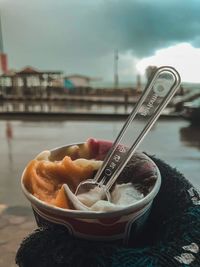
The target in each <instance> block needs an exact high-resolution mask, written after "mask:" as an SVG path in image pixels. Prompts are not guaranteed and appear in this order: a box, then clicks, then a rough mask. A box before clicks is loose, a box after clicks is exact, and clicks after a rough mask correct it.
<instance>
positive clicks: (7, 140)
mask: <svg viewBox="0 0 200 267" xmlns="http://www.w3.org/2000/svg"><path fill="white" fill-rule="evenodd" d="M139 123H140V122H138V126H139ZM122 125H123V121H120V120H119V121H100V120H98V119H97V120H96V121H69V120H68V121H49V122H48V121H38V122H36V121H9V122H7V121H3V120H1V121H0V159H1V160H0V247H1V252H3V254H2V255H3V256H2V257H0V266H4V267H12V266H15V265H14V257H15V254H16V250H17V248H18V247H19V244H20V242H21V241H22V239H23V238H24V237H25V236H26V235H27V234H28V233H30V232H31V231H32V230H33V229H34V228H35V227H36V225H35V222H34V220H33V217H32V212H31V209H30V206H29V203H28V201H27V200H26V199H25V197H24V196H23V194H22V192H21V188H20V176H21V173H22V171H23V169H24V167H25V166H26V164H27V163H28V162H29V160H31V159H32V158H33V157H35V156H36V155H37V154H38V153H39V152H40V151H42V150H46V149H51V148H54V147H58V146H62V145H65V144H68V143H75V142H82V141H85V140H86V139H87V138H88V137H94V138H100V139H108V140H114V139H115V138H116V136H117V134H118V133H119V131H120V129H121V127H122ZM134 127H137V123H136V124H135V126H134ZM140 150H142V151H145V152H147V153H149V154H153V155H156V156H157V157H159V158H161V159H163V160H165V161H166V162H167V163H169V164H170V165H171V166H173V167H176V168H177V169H178V170H179V171H180V172H182V173H183V174H184V175H185V177H186V178H188V179H189V180H190V181H191V182H192V183H193V185H194V186H196V187H198V188H200V180H199V173H200V164H199V162H200V127H192V126H190V124H189V123H188V122H186V121H184V120H181V119H172V120H165V119H161V120H159V121H158V122H157V124H156V126H155V127H154V128H153V129H152V130H151V132H150V133H149V134H148V137H147V138H146V139H145V141H144V142H143V144H142V145H141V146H140Z"/></svg>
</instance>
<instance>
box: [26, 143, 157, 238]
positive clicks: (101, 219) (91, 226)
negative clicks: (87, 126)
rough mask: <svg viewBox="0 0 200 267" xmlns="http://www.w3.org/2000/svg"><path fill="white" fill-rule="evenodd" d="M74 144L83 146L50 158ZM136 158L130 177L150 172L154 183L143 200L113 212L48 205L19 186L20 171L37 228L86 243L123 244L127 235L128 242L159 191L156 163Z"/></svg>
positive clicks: (141, 224)
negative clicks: (57, 229) (58, 230)
mask: <svg viewBox="0 0 200 267" xmlns="http://www.w3.org/2000/svg"><path fill="white" fill-rule="evenodd" d="M105 143H107V144H108V145H107V146H105V145H104V147H103V150H102V149H101V148H100V149H99V148H98V149H99V151H100V154H101V157H102V155H103V154H106V152H107V151H108V149H109V147H110V144H111V143H108V142H105ZM74 145H77V146H82V145H83V143H80V144H70V145H66V146H63V147H60V148H56V149H52V150H51V155H52V159H53V160H61V159H62V158H63V157H64V156H65V155H67V151H69V147H71V146H74ZM105 147H106V148H105ZM102 151H103V153H102ZM98 153H99V152H98ZM136 155H139V156H138V158H139V162H137V164H136V167H135V168H136V169H135V171H134V170H133V171H134V175H139V176H140V177H142V176H144V175H148V174H149V173H150V172H152V173H153V175H155V176H156V181H155V184H154V186H153V188H152V189H151V191H150V192H149V193H148V194H147V195H146V196H145V197H144V198H142V199H141V200H139V201H138V202H135V203H133V205H129V206H128V207H125V208H123V209H120V210H115V211H105V212H91V211H79V210H71V209H62V208H59V207H56V206H53V205H49V204H47V203H45V202H43V201H41V200H39V199H38V198H36V197H35V196H33V195H32V194H31V193H30V192H29V191H28V190H27V189H26V187H25V185H24V183H23V174H24V172H23V174H22V179H21V186H22V190H23V193H24V194H25V196H26V197H27V198H28V200H29V201H30V202H31V205H32V208H33V212H34V215H35V219H36V222H37V224H38V226H54V227H55V226H58V225H63V226H65V227H66V228H67V230H68V232H69V234H71V235H74V236H76V237H79V238H83V239H87V240H99V241H100V240H106V241H120V242H121V241H122V242H123V243H127V242H128V240H129V237H130V236H131V239H133V238H137V237H138V235H139V234H140V233H141V231H142V229H143V226H144V224H145V222H146V220H147V218H148V215H149V213H150V210H151V205H152V202H153V200H154V198H155V197H156V195H157V193H158V191H159V188H160V185H161V175H160V172H159V169H158V167H157V166H156V164H155V163H154V162H153V161H152V160H151V159H150V158H149V157H148V156H147V155H145V154H143V153H137V154H136Z"/></svg>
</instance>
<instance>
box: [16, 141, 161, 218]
mask: <svg viewBox="0 0 200 267" xmlns="http://www.w3.org/2000/svg"><path fill="white" fill-rule="evenodd" d="M83 143H84V142H81V143H74V144H68V145H64V146H60V147H57V148H53V149H51V150H49V151H50V152H55V151H57V150H59V149H65V148H67V147H69V146H73V145H82V144H83ZM138 152H139V151H138ZM140 153H141V154H142V155H144V156H145V157H146V158H147V159H148V161H150V162H151V163H152V164H153V165H154V166H155V168H156V173H157V179H156V182H155V185H154V187H153V188H152V190H151V192H150V193H148V194H147V195H146V196H145V197H144V198H142V199H140V200H138V201H137V202H136V203H134V204H131V205H128V206H126V207H122V208H121V209H117V210H113V211H82V210H72V209H64V208H60V207H56V206H53V205H50V204H48V203H46V202H44V201H42V200H40V199H38V198H36V197H35V196H34V195H32V194H31V193H30V192H29V191H28V190H27V189H26V187H25V186H24V183H23V177H24V173H25V171H26V168H25V169H24V170H23V173H22V176H21V188H22V191H23V193H24V195H25V196H26V198H27V199H28V200H29V201H30V202H31V204H32V205H33V206H36V207H38V208H41V209H44V210H47V211H49V212H53V213H54V214H56V213H58V214H59V215H63V216H67V217H71V218H84V219H96V218H108V217H118V216H122V215H126V214H130V213H133V212H135V211H137V210H140V209H142V207H145V206H146V205H148V204H149V203H150V202H152V201H153V199H154V198H155V196H156V195H157V193H158V191H159V189H160V186H161V174H160V171H159V168H158V167H157V165H156V163H155V162H154V161H153V160H152V159H151V158H150V157H148V156H147V155H146V154H144V153H143V152H140Z"/></svg>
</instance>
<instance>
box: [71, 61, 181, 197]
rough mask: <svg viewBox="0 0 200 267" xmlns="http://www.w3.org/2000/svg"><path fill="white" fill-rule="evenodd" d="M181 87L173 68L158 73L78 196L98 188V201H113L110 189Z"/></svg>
mask: <svg viewBox="0 0 200 267" xmlns="http://www.w3.org/2000/svg"><path fill="white" fill-rule="evenodd" d="M180 83H181V79H180V75H179V73H178V72H177V71H176V70H175V69H174V68H172V67H168V66H164V67H160V68H158V69H157V71H156V72H155V73H154V74H153V75H152V77H151V78H150V79H149V81H148V83H147V85H146V87H145V89H144V91H143V93H142V95H141V97H140V99H139V101H138V102H137V104H136V105H135V107H134V108H133V110H132V112H131V114H130V115H129V117H128V119H127V120H126V122H125V124H124V126H123V128H122V129H121V131H120V133H119V135H118V137H117V138H116V140H115V142H114V143H113V145H112V147H111V149H110V150H109V152H108V154H107V156H106V158H105V159H104V162H103V164H102V166H101V168H100V169H99V170H98V172H97V174H96V176H95V177H94V178H93V179H88V180H85V181H83V182H81V183H80V184H79V185H78V187H77V189H76V192H75V195H79V194H82V193H86V192H89V191H90V190H92V189H94V188H96V187H98V192H97V195H98V196H97V198H99V199H106V200H108V201H110V200H111V197H110V193H109V191H110V189H111V187H112V186H113V184H114V183H115V182H116V180H117V177H118V176H119V174H120V173H121V172H122V170H123V169H124V167H125V165H126V164H127V162H128V161H129V160H130V158H131V157H132V155H133V153H134V152H135V151H136V148H137V147H138V145H139V144H140V143H141V142H142V140H143V139H144V137H145V136H146V135H147V133H148V132H149V130H150V129H151V128H152V126H153V125H154V123H155V122H156V121H157V119H158V117H159V115H160V114H161V112H162V111H163V109H164V108H165V107H166V105H167V104H168V103H169V101H170V100H171V98H172V97H173V95H174V94H175V92H176V91H177V90H178V88H179V86H180ZM134 119H135V120H137V119H139V121H138V124H137V127H132V122H133V120H134ZM99 188H100V189H101V190H99Z"/></svg>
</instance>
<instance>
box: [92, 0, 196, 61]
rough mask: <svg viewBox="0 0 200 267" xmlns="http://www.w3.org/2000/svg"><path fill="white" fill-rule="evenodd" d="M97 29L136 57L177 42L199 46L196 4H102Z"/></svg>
mask: <svg viewBox="0 0 200 267" xmlns="http://www.w3.org/2000/svg"><path fill="white" fill-rule="evenodd" d="M96 18H98V27H99V30H100V31H101V34H102V35H103V36H104V38H106V39H107V41H108V43H114V44H116V46H118V47H119V48H120V49H121V50H122V51H126V50H132V51H133V52H134V54H136V55H137V56H138V57H145V56H148V55H150V54H152V53H153V52H154V51H155V50H156V49H159V48H164V47H167V46H169V45H173V44H175V43H179V42H185V41H186V42H190V43H195V44H196V45H197V46H198V45H200V42H199V41H200V40H199V37H200V1H198V0H196V1H194V0H190V1H186V0H178V1H176V0H174V1H159V0H158V1H147V0H146V1H142V0H138V1H136V0H132V1H131V0H127V1H107V2H106V1H105V2H104V3H103V4H102V6H101V8H99V16H98V15H97V14H96Z"/></svg>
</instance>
